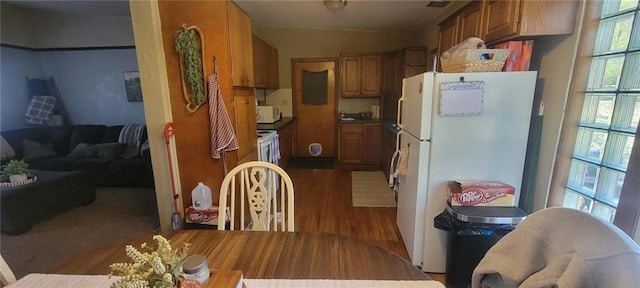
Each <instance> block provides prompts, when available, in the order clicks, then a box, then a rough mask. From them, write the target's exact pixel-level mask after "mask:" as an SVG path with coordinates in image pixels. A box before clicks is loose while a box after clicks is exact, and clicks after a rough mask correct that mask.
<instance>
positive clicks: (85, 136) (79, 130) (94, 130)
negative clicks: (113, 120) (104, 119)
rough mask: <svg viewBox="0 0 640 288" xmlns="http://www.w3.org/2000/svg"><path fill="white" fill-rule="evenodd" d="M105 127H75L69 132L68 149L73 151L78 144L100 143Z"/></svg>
mask: <svg viewBox="0 0 640 288" xmlns="http://www.w3.org/2000/svg"><path fill="white" fill-rule="evenodd" d="M105 127H106V126H104V125H76V126H75V127H74V128H73V132H71V139H70V141H69V149H71V150H73V148H75V147H76V145H78V144H80V143H88V144H98V143H102V138H103V136H104V129H105Z"/></svg>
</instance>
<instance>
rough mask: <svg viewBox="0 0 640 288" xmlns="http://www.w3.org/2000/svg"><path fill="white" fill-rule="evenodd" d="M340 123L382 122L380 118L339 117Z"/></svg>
mask: <svg viewBox="0 0 640 288" xmlns="http://www.w3.org/2000/svg"><path fill="white" fill-rule="evenodd" d="M338 123H340V124H356V123H358V124H362V123H381V122H380V119H353V120H342V119H338Z"/></svg>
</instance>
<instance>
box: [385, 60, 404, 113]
mask: <svg viewBox="0 0 640 288" xmlns="http://www.w3.org/2000/svg"><path fill="white" fill-rule="evenodd" d="M400 54H401V52H400V51H395V52H389V53H386V54H385V58H384V63H383V67H384V68H383V79H384V81H383V83H384V85H383V86H384V89H383V94H384V95H383V96H384V97H383V98H382V116H381V117H382V119H384V120H386V121H390V122H394V123H395V122H396V115H397V112H398V98H400V95H399V94H398V90H397V86H398V85H397V83H398V82H402V76H401V75H399V74H398V67H399V66H400V62H401V59H400V58H401V55H400Z"/></svg>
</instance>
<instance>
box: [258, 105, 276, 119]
mask: <svg viewBox="0 0 640 288" xmlns="http://www.w3.org/2000/svg"><path fill="white" fill-rule="evenodd" d="M256 116H257V119H258V123H275V122H277V121H278V120H280V107H278V106H256Z"/></svg>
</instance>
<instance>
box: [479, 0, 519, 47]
mask: <svg viewBox="0 0 640 288" xmlns="http://www.w3.org/2000/svg"><path fill="white" fill-rule="evenodd" d="M520 5H521V1H502V0H489V1H486V2H485V7H484V9H485V27H486V29H485V39H484V40H485V42H487V43H489V42H491V41H494V40H498V39H501V38H505V37H509V36H511V35H514V34H517V33H518V26H519V24H520V23H518V21H519V18H520Z"/></svg>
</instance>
